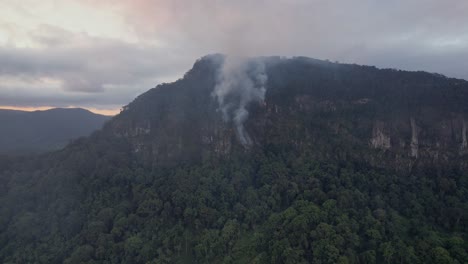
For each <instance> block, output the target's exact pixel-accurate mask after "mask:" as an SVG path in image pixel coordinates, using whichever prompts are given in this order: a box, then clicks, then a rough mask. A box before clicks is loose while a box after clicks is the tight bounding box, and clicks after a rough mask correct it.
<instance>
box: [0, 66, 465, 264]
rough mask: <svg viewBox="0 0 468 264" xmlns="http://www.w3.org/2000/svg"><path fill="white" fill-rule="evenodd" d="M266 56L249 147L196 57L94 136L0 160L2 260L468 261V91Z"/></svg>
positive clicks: (429, 79)
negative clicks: (467, 124)
mask: <svg viewBox="0 0 468 264" xmlns="http://www.w3.org/2000/svg"><path fill="white" fill-rule="evenodd" d="M263 59H264V60H265V61H266V63H267V66H268V67H267V71H268V84H267V88H268V89H267V92H266V98H265V104H264V105H263V106H262V105H261V104H260V103H257V104H256V103H253V104H252V105H250V106H249V109H248V110H249V111H250V116H249V119H248V120H247V121H246V123H245V127H246V130H247V131H248V132H249V133H250V136H251V137H252V141H253V142H254V143H253V145H252V146H249V147H246V146H242V145H241V144H240V143H239V141H238V140H237V139H236V133H235V130H233V129H232V123H229V122H227V123H226V122H224V121H223V120H222V118H221V117H220V113H219V112H217V111H216V107H217V106H216V101H215V100H214V99H213V98H212V96H210V93H211V90H212V89H213V86H214V82H216V78H215V72H214V69H216V68H217V67H219V65H218V64H216V63H214V62H213V60H212V59H210V60H209V59H206V58H205V59H202V60H200V61H198V62H197V63H196V64H195V66H194V68H193V69H192V70H190V71H189V72H188V73H187V74H186V75H185V76H184V78H182V79H180V80H179V81H177V82H175V83H172V84H163V85H160V86H158V87H156V88H154V89H152V90H150V91H148V92H147V93H146V94H143V95H141V96H140V97H138V98H137V99H136V100H135V101H134V102H132V103H130V104H129V105H128V106H127V107H125V109H124V111H123V112H122V113H121V114H120V115H118V116H117V117H115V118H113V119H112V120H111V121H110V122H109V123H108V124H106V126H105V127H104V129H103V130H101V131H98V132H96V133H94V134H93V135H91V136H90V137H89V138H84V139H79V140H77V141H74V142H73V143H72V144H70V145H69V146H68V147H67V148H65V149H63V150H61V151H57V152H53V153H48V154H43V155H40V156H30V157H16V158H11V157H6V156H4V157H0V261H1V262H2V263H434V264H435V263H437V264H441V263H454V264H455V263H459V264H462V263H468V236H467V234H468V232H467V230H468V170H467V168H468V167H467V164H466V163H467V162H468V156H467V153H466V151H465V149H464V148H463V147H464V145H463V142H464V141H463V140H464V137H463V135H462V132H463V133H466V131H465V130H466V128H465V130H463V129H462V126H463V124H464V121H460V120H461V119H460V116H465V117H466V116H467V115H466V114H467V112H468V111H467V109H466V103H465V102H466V101H464V100H465V99H468V85H467V83H466V82H465V81H462V80H456V79H450V78H446V77H444V76H439V75H434V74H429V73H420V72H414V73H411V72H401V71H396V70H379V69H376V68H373V67H366V66H357V65H343V64H336V63H330V62H323V61H318V60H312V59H307V58H294V59H281V58H263ZM447 113H448V114H447ZM410 117H411V118H410ZM413 117H414V119H415V120H416V121H414V120H413ZM447 119H448V120H449V121H447ZM410 120H411V121H410ZM414 123H417V125H418V126H417V127H416V125H414ZM376 124H377V125H376ZM381 124H392V127H393V128H390V127H389V125H387V126H385V125H381ZM440 124H451V125H450V128H451V129H449V130H450V131H451V133H446V130H445V129H441V128H439V127H440V126H439V125H440ZM447 126H449V125H447ZM380 127H383V128H382V129H380ZM411 128H414V129H413V131H411ZM416 128H417V129H416ZM379 129H380V130H379ZM415 130H417V131H418V133H417V134H416V135H417V136H418V138H417V141H416V143H417V146H418V148H417V149H416V150H417V152H415V151H414V149H415V147H414V146H415V144H416V143H415V140H414V138H415V134H414V131H415ZM213 131H215V132H213ZM376 131H377V132H376ZM412 133H413V134H412ZM374 134H376V135H378V136H379V137H377V138H382V137H384V136H382V135H384V134H385V135H388V138H389V142H390V143H391V145H388V144H380V143H379V144H377V143H375V144H374V143H373V142H374V141H372V140H373V139H374V138H373V135H374ZM207 138H208V139H209V140H208V139H207ZM212 138H213V139H212ZM465 139H466V135H465ZM405 140H406V141H405ZM385 142H386V141H384V143H385ZM394 142H399V143H394ZM401 142H403V143H405V144H403V143H401ZM459 143H462V144H461V145H460V144H459ZM415 154H416V155H415Z"/></svg>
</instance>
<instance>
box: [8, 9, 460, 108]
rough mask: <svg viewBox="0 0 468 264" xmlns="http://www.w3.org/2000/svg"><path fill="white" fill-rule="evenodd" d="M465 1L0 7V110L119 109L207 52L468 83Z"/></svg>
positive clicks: (187, 66) (179, 75) (171, 78)
mask: <svg viewBox="0 0 468 264" xmlns="http://www.w3.org/2000/svg"><path fill="white" fill-rule="evenodd" d="M466 14H468V1H466V0H451V1H440V0H389V1H380V0H359V1H349V0H340V1H339V0H255V1H252V0H236V1H229V0H224V1H222V0H185V1H181V0H99V1H96V0H21V1H18V0H0V108H12V109H24V110H35V109H47V108H50V107H83V108H87V109H90V110H91V111H94V112H97V113H103V114H115V113H118V112H119V110H120V108H121V107H122V106H124V105H126V104H128V103H129V102H130V101H131V100H133V99H134V98H135V97H136V96H138V95H139V94H141V93H143V92H145V91H147V90H148V89H150V88H153V87H155V86H156V85H158V84H159V83H162V82H171V81H175V80H177V79H178V78H180V77H182V76H183V74H184V73H185V72H186V71H187V70H189V69H190V68H191V67H192V65H193V63H194V61H195V60H196V59H198V58H200V57H202V56H204V55H207V54H212V53H225V54H235V55H242V56H267V55H281V56H308V57H313V58H317V59H328V60H331V61H339V62H345V63H357V64H367V65H375V66H377V67H381V68H397V69H404V70H424V71H429V72H437V73H441V74H444V75H446V76H449V77H456V78H463V79H468V15H466Z"/></svg>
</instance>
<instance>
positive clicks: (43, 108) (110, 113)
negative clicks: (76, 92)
mask: <svg viewBox="0 0 468 264" xmlns="http://www.w3.org/2000/svg"><path fill="white" fill-rule="evenodd" d="M51 109H84V110H88V111H89V112H91V113H94V114H98V115H104V116H116V115H118V114H119V113H120V109H96V108H90V107H79V106H65V107H54V106H38V107H16V106H0V110H14V111H24V112H35V111H47V110H51Z"/></svg>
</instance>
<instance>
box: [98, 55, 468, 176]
mask: <svg viewBox="0 0 468 264" xmlns="http://www.w3.org/2000/svg"><path fill="white" fill-rule="evenodd" d="M250 61H256V62H257V63H258V62H259V63H261V64H262V65H263V66H264V71H265V72H264V74H265V75H266V76H267V79H266V83H265V89H266V93H265V97H264V98H262V100H256V101H251V102H248V103H247V104H246V106H245V111H246V112H247V118H245V121H243V122H242V123H241V125H242V127H239V124H240V123H236V119H235V113H239V111H237V112H236V110H232V109H234V108H236V106H237V105H236V103H238V102H239V101H235V100H236V98H240V99H238V100H240V101H241V102H242V98H243V97H242V94H241V96H238V97H236V96H237V94H235V93H233V94H232V95H228V96H231V97H226V98H227V99H225V100H228V101H227V102H228V103H226V105H227V106H228V107H231V108H227V109H228V110H229V109H231V110H232V113H233V116H234V117H233V118H231V119H229V118H228V119H226V118H225V117H224V118H223V114H224V115H225V114H226V113H225V112H223V111H224V110H225V109H226V108H223V107H222V106H221V105H220V100H219V98H216V95H215V94H214V90H215V89H216V87H219V83H220V82H221V79H222V68H223V63H224V64H225V63H226V62H225V58H224V57H223V56H221V55H213V56H207V57H204V58H202V59H200V60H198V61H197V62H196V63H195V65H194V67H193V68H192V69H191V70H190V71H189V72H188V73H187V74H186V75H185V76H184V77H183V78H182V79H180V80H178V81H176V82H174V83H171V84H162V85H159V86H157V87H156V88H153V89H151V90H150V91H148V92H147V93H145V94H143V95H141V96H140V97H138V98H137V99H136V100H135V101H134V102H132V103H130V104H129V105H128V106H126V107H125V109H124V111H123V112H122V113H121V114H120V115H119V116H117V117H116V118H114V119H113V121H112V122H110V123H109V124H108V125H107V126H106V128H105V131H106V133H110V134H113V135H115V136H117V137H124V138H127V139H128V140H129V142H130V144H131V145H132V149H133V152H134V153H135V155H137V156H138V157H140V158H141V159H142V160H143V161H144V162H145V163H146V164H148V165H153V166H154V165H171V164H177V163H179V162H189V161H194V160H204V159H209V158H216V157H223V156H227V155H230V154H231V153H233V152H240V153H242V152H252V151H255V150H256V149H261V148H266V147H276V148H278V147H279V148H292V149H295V150H297V151H312V152H315V153H316V155H317V157H322V158H335V157H337V158H339V157H343V156H352V157H354V158H356V159H358V160H362V161H364V162H369V163H370V164H372V165H375V166H384V167H388V166H390V167H392V168H394V167H396V168H402V169H406V168H408V167H411V166H412V165H413V164H416V163H420V162H422V163H433V162H436V163H437V162H453V161H457V162H461V163H460V164H465V165H466V163H467V161H466V160H467V156H466V155H467V154H468V146H467V139H466V138H467V129H466V128H467V120H468V110H467V109H468V106H467V105H468V104H466V102H468V83H467V82H466V81H463V80H458V79H451V78H446V77H444V76H440V75H436V74H430V73H424V72H404V71H396V70H388V69H387V70H379V69H376V68H374V67H367V66H358V65H345V64H337V63H330V62H325V61H319V60H314V59H308V58H292V59H284V58H278V57H263V58H254V59H250ZM244 70H245V69H244ZM245 71H250V68H247V69H246V70H245ZM249 74H250V73H249V72H247V74H243V75H240V74H237V75H236V76H235V78H250V77H245V76H252V75H249ZM220 76H221V77H220ZM239 76H241V77H239ZM252 80H254V79H253V78H252ZM238 82H239V80H237V79H236V80H234V82H233V81H232V80H231V83H238ZM253 83H254V82H253ZM254 86H255V83H254V84H253V85H252V88H253V89H257V88H256V87H254ZM234 89H237V88H236V87H234ZM233 98H234V99H233ZM217 99H218V100H217ZM229 100H231V101H229ZM239 105H240V104H239ZM239 109H240V108H239ZM231 110H229V111H231ZM241 110H243V109H241ZM239 129H244V130H245V133H246V135H247V136H248V137H249V138H250V139H249V140H251V142H249V144H245V142H242V140H240V139H239V137H240V136H241V135H240V134H239V133H241V132H239V131H240V130H239ZM242 133H243V132H242Z"/></svg>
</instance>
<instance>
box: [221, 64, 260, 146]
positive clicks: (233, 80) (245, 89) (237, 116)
mask: <svg viewBox="0 0 468 264" xmlns="http://www.w3.org/2000/svg"><path fill="white" fill-rule="evenodd" d="M266 81H267V74H266V73H265V64H264V62H263V61H262V59H260V58H255V59H252V58H250V59H247V58H243V57H235V56H226V57H225V58H224V62H223V64H222V66H221V67H220V69H219V72H218V79H217V84H216V86H215V88H214V91H213V96H214V97H216V99H217V100H218V104H219V110H220V111H221V112H222V114H223V119H224V121H226V122H230V121H232V122H233V123H234V126H235V128H236V134H237V137H238V139H239V141H240V143H241V144H242V145H243V146H245V147H248V146H250V145H252V139H251V138H250V136H249V134H248V133H247V131H246V130H245V127H244V122H245V121H246V120H247V118H248V117H249V111H248V110H247V107H248V105H249V104H250V103H253V102H262V101H263V100H264V99H265V92H266V88H265V84H266Z"/></svg>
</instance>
